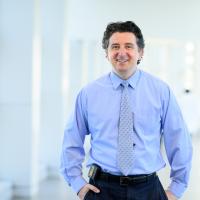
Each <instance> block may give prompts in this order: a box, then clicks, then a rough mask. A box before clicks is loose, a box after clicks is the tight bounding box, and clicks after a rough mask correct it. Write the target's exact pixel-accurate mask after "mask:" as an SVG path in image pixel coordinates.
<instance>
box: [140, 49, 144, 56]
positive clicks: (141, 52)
mask: <svg viewBox="0 0 200 200" xmlns="http://www.w3.org/2000/svg"><path fill="white" fill-rule="evenodd" d="M139 54H140V58H142V57H143V55H144V49H139Z"/></svg>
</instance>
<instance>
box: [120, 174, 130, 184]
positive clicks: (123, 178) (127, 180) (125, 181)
mask: <svg viewBox="0 0 200 200" xmlns="http://www.w3.org/2000/svg"><path fill="white" fill-rule="evenodd" d="M128 184H129V177H125V176H121V177H120V185H121V186H127V185H128Z"/></svg>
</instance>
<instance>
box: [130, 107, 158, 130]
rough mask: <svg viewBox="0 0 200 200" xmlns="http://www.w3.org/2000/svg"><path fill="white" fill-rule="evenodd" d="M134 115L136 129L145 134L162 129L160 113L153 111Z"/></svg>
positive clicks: (139, 112)
mask: <svg viewBox="0 0 200 200" xmlns="http://www.w3.org/2000/svg"><path fill="white" fill-rule="evenodd" d="M133 115H134V121H135V123H134V125H135V128H136V129H137V128H139V129H140V130H142V132H144V133H153V132H155V131H158V130H159V129H160V125H161V117H160V112H159V111H156V110H153V109H152V110H151V111H148V112H147V111H145V110H140V111H137V112H136V113H134V114H133Z"/></svg>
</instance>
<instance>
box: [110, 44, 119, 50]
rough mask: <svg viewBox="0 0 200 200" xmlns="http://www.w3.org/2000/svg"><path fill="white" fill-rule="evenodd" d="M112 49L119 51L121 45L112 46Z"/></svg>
mask: <svg viewBox="0 0 200 200" xmlns="http://www.w3.org/2000/svg"><path fill="white" fill-rule="evenodd" d="M111 49H113V50H117V49H119V45H112V46H111Z"/></svg>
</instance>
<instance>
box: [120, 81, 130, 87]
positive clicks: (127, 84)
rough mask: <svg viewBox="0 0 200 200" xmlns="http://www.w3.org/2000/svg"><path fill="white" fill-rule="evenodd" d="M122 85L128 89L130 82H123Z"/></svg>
mask: <svg viewBox="0 0 200 200" xmlns="http://www.w3.org/2000/svg"><path fill="white" fill-rule="evenodd" d="M121 85H122V86H123V87H124V88H128V86H129V83H128V81H123V82H122V83H121Z"/></svg>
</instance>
